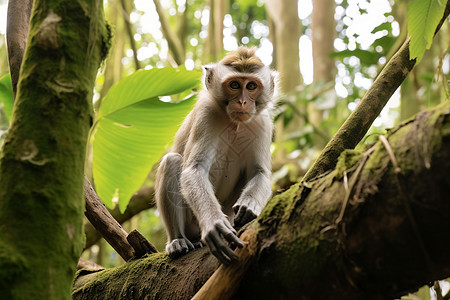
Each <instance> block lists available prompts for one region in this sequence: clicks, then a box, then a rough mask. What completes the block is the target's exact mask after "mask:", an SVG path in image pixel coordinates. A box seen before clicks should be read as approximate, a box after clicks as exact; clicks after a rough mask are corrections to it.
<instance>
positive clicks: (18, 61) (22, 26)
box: [6, 0, 33, 98]
mask: <svg viewBox="0 0 450 300" xmlns="http://www.w3.org/2000/svg"><path fill="white" fill-rule="evenodd" d="M32 7H33V0H9V2H8V15H7V22H6V44H7V46H8V59H9V70H10V73H11V81H12V86H13V94H14V98H16V93H17V83H18V81H19V73H20V66H21V65H22V59H23V54H24V53H25V47H26V45H27V39H28V27H29V26H30V14H31V8H32Z"/></svg>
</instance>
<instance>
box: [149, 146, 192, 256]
mask: <svg viewBox="0 0 450 300" xmlns="http://www.w3.org/2000/svg"><path fill="white" fill-rule="evenodd" d="M182 163H183V157H182V156H181V155H180V154H178V153H168V154H167V155H165V156H164V157H163V159H162V160H161V164H160V166H159V168H158V172H157V174H156V194H155V196H156V197H155V198H156V204H157V206H158V210H159V212H160V214H161V217H162V220H163V223H164V225H165V228H166V233H167V245H166V251H167V252H168V253H169V255H170V256H173V257H175V256H179V255H182V254H185V253H187V252H189V251H190V250H193V249H194V244H193V243H192V242H191V240H192V241H198V240H199V238H198V239H196V238H195V235H196V232H198V233H197V235H199V232H200V230H199V229H198V225H197V224H196V221H195V218H194V220H193V214H192V212H191V211H190V208H189V206H188V205H187V203H186V202H185V201H184V198H183V195H182V194H181V191H180V174H181V170H182ZM190 239H191V240H190ZM195 246H196V247H199V246H198V244H197V243H195Z"/></svg>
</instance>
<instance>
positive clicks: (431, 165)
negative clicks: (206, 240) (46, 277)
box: [73, 103, 450, 300]
mask: <svg viewBox="0 0 450 300" xmlns="http://www.w3.org/2000/svg"><path fill="white" fill-rule="evenodd" d="M386 141H387V142H386ZM386 141H385V142H383V141H381V140H380V141H379V142H377V143H376V144H375V145H373V146H372V147H370V148H369V149H365V150H363V151H353V150H347V151H345V152H344V153H343V154H342V155H341V157H340V159H339V161H338V164H337V167H336V169H335V170H334V171H333V172H330V173H328V174H327V175H324V176H322V177H321V178H316V179H315V180H314V181H311V182H308V184H307V185H301V184H296V185H294V186H292V188H291V189H290V190H288V191H286V192H285V193H283V194H281V195H278V196H276V197H274V198H273V199H271V201H269V203H268V205H267V206H266V208H265V209H264V211H263V212H262V214H261V215H260V216H259V218H258V219H257V220H256V221H255V222H253V223H252V224H250V225H249V227H248V228H247V230H246V231H245V233H244V234H243V235H250V236H255V237H254V238H251V239H248V244H247V246H246V248H248V247H250V248H251V249H255V250H252V252H251V253H254V254H251V255H250V259H249V260H247V259H246V258H244V257H245V255H244V253H245V252H242V251H241V252H239V256H240V259H241V261H239V262H238V263H236V264H235V265H231V266H229V267H226V268H225V267H221V268H219V270H218V271H217V273H216V274H215V275H214V276H213V277H211V281H212V282H213V283H214V282H216V284H219V286H218V288H219V290H220V291H223V292H224V293H225V292H226V294H224V293H222V294H221V295H218V294H215V295H218V296H217V297H216V298H214V294H209V295H210V296H211V297H213V298H211V297H209V298H208V299H219V298H220V299H228V298H230V297H234V298H236V297H237V298H239V299H255V298H256V299H259V298H261V299H275V298H283V299H337V300H338V299H392V298H394V297H396V296H398V295H401V294H404V293H407V292H408V291H412V290H415V289H417V288H418V287H420V286H421V285H424V284H427V283H428V282H431V281H433V280H436V279H442V278H446V277H448V276H450V257H449V256H448V253H449V251H450V244H449V243H448V242H447V239H445V238H443V237H444V236H446V235H447V234H448V232H447V231H448V228H450V201H449V200H448V196H447V195H448V186H450V177H449V176H448V170H449V169H450V105H449V104H448V103H445V104H444V105H441V106H439V107H437V108H435V109H433V110H430V111H427V112H423V113H421V114H419V115H417V116H416V118H415V119H412V120H410V121H408V122H406V123H404V124H401V125H400V126H398V127H397V128H395V129H393V130H391V131H390V132H389V133H388V135H387V136H386ZM408 211H409V212H410V213H409V212H408ZM421 244H422V245H424V247H422V246H421ZM246 248H244V249H243V250H245V249H246ZM426 257H429V260H428V262H427V258H426ZM248 261H249V262H250V263H246V262H248ZM216 268H217V260H216V259H215V258H214V257H213V256H212V255H209V251H208V249H205V248H203V249H200V250H198V251H194V252H192V253H190V254H188V255H186V256H183V257H181V258H179V259H175V260H173V259H169V258H168V257H167V255H166V254H152V255H150V256H149V257H147V258H145V259H141V260H136V261H133V262H131V263H128V264H125V265H123V266H121V267H118V268H114V269H109V270H104V271H101V272H95V273H92V272H86V271H85V272H84V273H79V275H78V277H77V278H76V280H75V285H74V293H73V296H74V299H92V298H96V297H98V296H100V295H102V294H103V293H104V291H105V290H107V291H108V295H109V296H110V297H113V298H114V297H116V296H118V295H120V296H121V297H124V298H126V297H134V298H145V297H148V298H161V299H188V298H191V297H192V296H194V294H195V293H196V292H197V291H198V290H199V289H200V287H201V286H202V285H203V283H204V282H206V280H207V279H208V278H209V277H210V276H211V274H212V273H214V271H215V270H216ZM239 268H242V269H241V271H240V272H236V270H238V269H239ZM236 274H238V275H236ZM230 275H236V276H238V277H239V278H242V280H239V282H240V285H239V286H238V284H239V282H235V281H233V280H234V278H235V276H230ZM240 276H242V277H240ZM180 279H181V282H183V284H180ZM217 279H220V283H217V282H218V281H217ZM185 280H186V281H185ZM324 283H326V288H324ZM168 287H170V288H168ZM209 288H211V285H209V284H207V285H205V290H206V291H208V290H209ZM202 290H203V289H202ZM213 290H214V289H213ZM233 293H234V296H233ZM201 295H202V292H199V294H198V295H197V296H196V297H198V299H202V298H203V297H201ZM203 295H205V294H203Z"/></svg>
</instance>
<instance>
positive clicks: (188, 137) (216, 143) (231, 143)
mask: <svg viewBox="0 0 450 300" xmlns="http://www.w3.org/2000/svg"><path fill="white" fill-rule="evenodd" d="M255 52H256V48H254V47H253V48H247V47H239V48H238V49H237V50H236V51H234V52H230V53H228V54H227V55H226V56H225V57H224V58H223V59H222V60H221V61H219V62H218V63H216V64H210V65H206V66H204V67H203V69H204V78H203V81H204V87H203V89H202V91H201V92H200V93H199V97H198V100H197V102H196V104H195V105H194V108H193V109H192V111H191V112H190V113H189V114H188V115H187V117H186V118H185V120H184V121H183V123H182V124H181V126H180V128H179V130H178V131H177V133H176V135H175V139H174V144H173V147H172V148H171V151H170V152H169V153H167V154H166V155H165V156H164V157H163V158H162V159H161V161H160V165H159V167H158V170H157V174H156V182H155V189H156V192H155V198H156V203H157V208H158V211H159V212H160V216H161V217H162V221H163V223H164V225H165V228H166V233H167V238H168V241H167V245H166V251H167V252H168V253H169V256H171V257H178V256H180V255H183V254H185V253H187V252H189V251H191V250H193V249H195V248H199V247H203V246H204V245H205V244H206V245H208V247H209V249H210V251H211V253H212V254H213V255H214V256H215V257H217V259H218V260H219V261H220V262H221V263H222V264H225V265H228V264H230V263H232V262H234V261H237V260H238V256H237V254H236V253H235V252H234V251H233V250H232V249H234V248H235V247H240V248H241V247H243V243H242V241H241V240H240V239H239V238H238V236H237V234H236V229H235V228H234V227H236V228H237V229H238V228H241V227H242V226H243V225H245V224H246V223H248V222H250V221H251V220H253V219H254V218H256V217H257V216H258V215H259V214H260V212H261V211H262V209H263V208H264V206H265V204H266V203H267V201H268V199H269V198H270V196H271V193H272V191H271V183H270V176H271V158H270V145H271V142H272V132H273V121H272V117H271V115H270V111H271V107H272V106H273V103H274V98H275V95H276V84H277V76H278V73H277V72H276V71H274V70H272V69H270V68H269V67H268V66H266V65H264V64H263V63H262V61H261V60H260V59H259V58H258V57H257V56H256V55H255ZM233 226H234V227H233ZM227 242H228V243H227Z"/></svg>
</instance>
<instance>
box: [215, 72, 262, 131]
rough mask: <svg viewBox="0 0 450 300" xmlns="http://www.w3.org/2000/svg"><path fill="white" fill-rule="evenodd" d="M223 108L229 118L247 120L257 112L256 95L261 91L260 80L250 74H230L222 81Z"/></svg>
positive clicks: (238, 120)
mask: <svg viewBox="0 0 450 300" xmlns="http://www.w3.org/2000/svg"><path fill="white" fill-rule="evenodd" d="M222 88H223V91H224V94H225V99H224V100H225V101H224V104H225V109H226V112H227V114H228V116H229V117H230V119H231V120H233V121H235V122H244V123H245V122H249V121H250V120H251V119H252V118H253V117H254V116H255V115H256V114H257V111H258V110H257V106H258V104H259V103H258V97H259V96H260V95H261V92H262V91H263V88H264V87H263V85H262V83H261V81H260V80H259V79H258V78H256V77H252V76H232V77H230V78H227V79H226V80H225V81H224V82H223V83H222Z"/></svg>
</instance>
